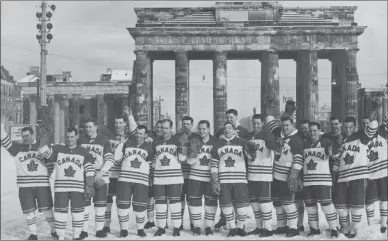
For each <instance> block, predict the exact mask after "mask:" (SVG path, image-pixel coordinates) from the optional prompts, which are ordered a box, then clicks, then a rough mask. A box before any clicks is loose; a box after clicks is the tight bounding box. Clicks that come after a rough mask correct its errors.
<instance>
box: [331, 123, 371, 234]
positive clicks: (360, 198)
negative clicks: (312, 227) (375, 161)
mask: <svg viewBox="0 0 388 241" xmlns="http://www.w3.org/2000/svg"><path fill="white" fill-rule="evenodd" d="M371 124H372V123H370V124H369V126H368V127H367V128H366V130H365V131H362V132H355V128H356V119H355V118H354V117H347V118H346V119H345V120H344V127H345V128H344V129H345V134H346V136H347V137H346V139H345V141H344V143H343V144H342V147H341V150H340V152H339V154H338V155H337V159H336V162H335V164H334V166H333V171H334V173H333V178H334V183H335V193H336V196H335V199H336V201H335V202H334V203H335V206H336V209H337V212H338V214H339V218H340V223H341V226H342V227H341V232H342V233H344V234H345V236H347V237H348V238H354V237H355V236H356V233H357V230H358V228H359V224H360V221H361V217H362V211H363V208H364V205H365V192H366V185H367V179H369V177H370V174H369V170H368V159H367V143H368V141H369V140H368V139H369V138H371V137H372V136H373V135H374V134H375V133H376V131H377V128H375V129H374V130H373V128H372V129H371V128H370V127H371V126H370V125H371ZM349 209H350V212H351V214H352V224H351V226H350V220H349Z"/></svg>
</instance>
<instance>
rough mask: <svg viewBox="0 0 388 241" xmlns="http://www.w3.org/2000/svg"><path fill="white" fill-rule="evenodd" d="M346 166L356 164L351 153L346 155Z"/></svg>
mask: <svg viewBox="0 0 388 241" xmlns="http://www.w3.org/2000/svg"><path fill="white" fill-rule="evenodd" d="M344 161H345V165H351V164H353V163H354V156H351V155H350V154H349V153H346V156H345V157H344Z"/></svg>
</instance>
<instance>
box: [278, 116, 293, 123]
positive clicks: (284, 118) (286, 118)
mask: <svg viewBox="0 0 388 241" xmlns="http://www.w3.org/2000/svg"><path fill="white" fill-rule="evenodd" d="M280 121H281V122H284V121H290V122H291V124H294V120H293V119H292V118H291V117H289V116H285V117H283V118H282V119H281V120H280Z"/></svg>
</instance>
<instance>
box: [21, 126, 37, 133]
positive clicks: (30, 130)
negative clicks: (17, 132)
mask: <svg viewBox="0 0 388 241" xmlns="http://www.w3.org/2000/svg"><path fill="white" fill-rule="evenodd" d="M26 131H28V132H30V134H31V135H33V134H34V130H33V129H32V127H31V126H26V127H23V129H22V130H21V132H26Z"/></svg>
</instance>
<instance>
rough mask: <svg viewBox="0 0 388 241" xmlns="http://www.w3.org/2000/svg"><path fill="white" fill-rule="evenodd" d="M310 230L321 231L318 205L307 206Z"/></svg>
mask: <svg viewBox="0 0 388 241" xmlns="http://www.w3.org/2000/svg"><path fill="white" fill-rule="evenodd" d="M306 211H307V215H308V218H309V225H310V228H314V229H319V216H318V205H317V204H315V205H314V206H306Z"/></svg>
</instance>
